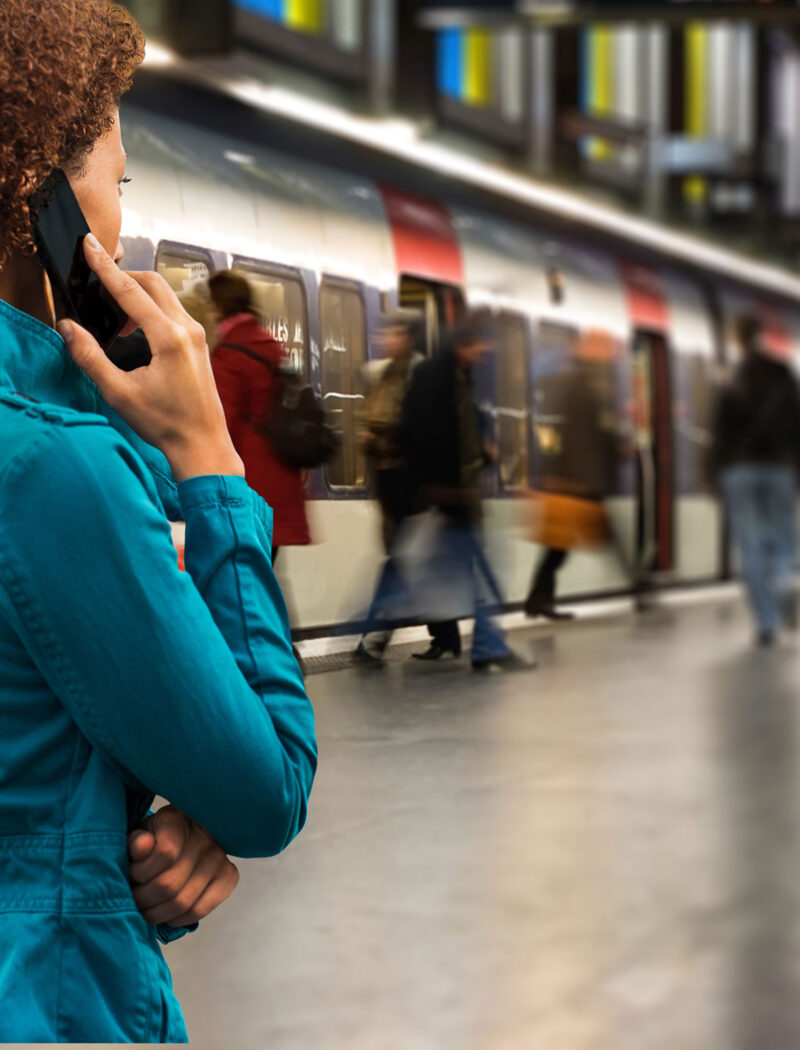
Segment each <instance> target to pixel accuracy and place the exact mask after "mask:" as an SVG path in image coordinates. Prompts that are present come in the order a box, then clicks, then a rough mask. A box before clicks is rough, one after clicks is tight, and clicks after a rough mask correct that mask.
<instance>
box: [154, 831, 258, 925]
mask: <svg viewBox="0 0 800 1050" xmlns="http://www.w3.org/2000/svg"><path fill="white" fill-rule="evenodd" d="M238 881H239V872H238V870H237V869H236V867H235V865H233V864H232V863H231V862H230V861H229V860H228V859H227V857H225V856H224V854H222V852H221V851H218V850H217V849H212V850H209V851H208V852H207V853H205V854H203V855H202V856H201V857H200V859H199V860H198V862H197V865H196V866H195V868H194V869H193V871H192V872H191V873H190V875H189V876H188V878H186V880H185V881H184V883H183V885H182V886H180V887H179V888H176V889H175V890H174V891H173V892H171V893H170V894H169V895H168V896H166V897H164V898H163V899H162V900H161V901H159V902H158V903H154V904H151V905H144V906H143V905H142V904H141V903H139V901H137V907H139V909H140V911H141V913H142V915H143V916H144V918H145V919H146V920H147V922H149V923H151V924H152V925H153V926H157V925H158V924H159V923H162V922H167V923H171V924H173V925H182V926H183V925H189V924H190V923H193V922H199V920H200V919H202V918H205V916H206V915H208V914H209V913H210V912H211V911H213V910H214V908H216V907H217V906H218V905H220V904H222V902H223V901H224V900H226V899H227V898H228V897H229V896H230V895H231V893H233V891H234V889H235V888H236V884H237V882H238ZM201 901H202V902H203V908H202V913H201V909H200V902H201ZM178 920H180V921H178Z"/></svg>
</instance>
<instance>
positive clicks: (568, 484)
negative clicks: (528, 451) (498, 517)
mask: <svg viewBox="0 0 800 1050" xmlns="http://www.w3.org/2000/svg"><path fill="white" fill-rule="evenodd" d="M599 345H601V346H602V345H603V344H602V343H601V344H599ZM597 346H598V342H597V341H596V340H594V339H593V338H591V335H589V336H587V337H585V338H582V339H580V340H579V341H578V344H577V346H576V349H575V354H574V356H573V357H572V359H571V361H570V362H569V363H568V365H567V367H566V368H565V369H564V370H563V371H560V372H558V373H556V374H555V375H552V376H548V377H546V378H544V379H543V380H541V382H540V384H539V387H540V389H539V390H537V392H536V403H537V418H536V435H537V444H538V473H539V478H538V481H537V484H536V492H535V495H534V516H535V524H534V538H535V539H536V541H537V542H538V543H540V544H542V545H543V546H544V547H545V551H544V554H543V555H542V557H541V559H540V561H539V564H538V566H537V568H536V569H535V571H534V575H533V580H532V581H531V588H530V592H529V594H528V597H527V599H526V601H525V613H526V615H528V616H531V617H536V616H543V617H546V618H547V619H549V620H571V619H572V618H573V614H571V613H568V612H564V611H562V610H559V609H558V608H557V607H556V589H557V586H556V575H557V573H558V571H559V569H560V568H561V567H562V566H563V564H564V562H565V561H566V560H567V558H568V556H569V552H570V551H572V550H574V549H576V548H592V547H599V546H602V545H603V544H604V543H605V542H606V541H607V540H608V539H609V537H610V533H609V529H608V523H607V520H606V512H605V507H604V500H605V498H606V496H608V494H609V493H610V492H612V491H613V490H614V485H615V479H616V469H617V463H618V460H619V438H618V433H617V427H616V423H615V418H614V412H613V402H612V398H611V395H610V390H609V382H608V379H609V374H610V362H609V361H608V360H607V358H606V357H605V356H604V355H603V354H602V353H598V350H597Z"/></svg>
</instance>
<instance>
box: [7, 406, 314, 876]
mask: <svg viewBox="0 0 800 1050" xmlns="http://www.w3.org/2000/svg"><path fill="white" fill-rule="evenodd" d="M54 465H56V466H54ZM56 467H57V469H56ZM2 484H3V492H4V499H3V501H2V505H0V583H2V585H3V586H4V588H5V590H6V592H7V595H8V598H9V599H10V607H11V610H12V614H13V617H14V619H15V627H16V629H17V631H18V633H19V634H20V636H21V638H22V639H23V642H24V644H25V645H26V647H27V648H28V651H29V652H30V654H31V656H32V658H33V660H34V661H35V663H36V664H37V665H38V667H39V669H40V671H41V673H42V675H43V676H44V677H45V679H46V680H47V681H48V683H49V685H50V686H51V688H52V689H53V691H54V693H55V694H56V695H57V696H58V697H59V699H60V700H61V702H62V703H63V704H64V706H65V708H66V709H67V710H68V711H69V713H70V715H71V716H72V718H73V719H74V721H75V722H76V723H77V725H78V727H79V728H80V730H81V731H82V732H83V733H84V735H85V736H86V737H87V738H88V739H89V740H90V742H91V743H92V744H93V745H94V746H95V747H96V748H98V749H99V750H101V751H102V752H103V753H104V755H105V756H106V757H107V760H108V761H109V762H110V763H112V764H113V765H114V766H115V767H116V768H117V769H118V770H119V772H120V774H121V775H122V777H123V779H124V780H125V781H126V783H127V784H128V785H129V787H131V788H132V789H133V790H136V791H139V792H144V793H153V794H159V795H162V796H163V797H165V798H167V799H168V800H169V801H170V802H172V803H173V804H174V805H175V806H177V807H178V808H179V809H180V810H181V811H182V812H183V813H185V814H186V815H187V816H188V817H191V818H192V819H193V820H195V821H197V822H198V823H200V824H202V825H203V826H204V827H205V828H206V829H207V830H208V831H209V833H210V834H211V835H212V836H213V837H214V839H215V840H216V841H217V842H218V843H219V845H220V846H221V847H222V848H223V849H224V850H225V851H226V852H228V853H231V854H233V855H236V856H242V857H250V856H269V855H272V854H275V853H277V852H279V851H280V850H282V849H283V848H284V847H285V846H286V845H287V844H288V843H289V842H290V841H291V839H292V838H293V837H294V836H295V835H296V834H297V833H298V831H299V830H300V828H301V827H302V826H303V823H304V821H305V818H306V809H307V802H308V796H309V792H310V789H311V784H312V780H313V776H314V771H315V768H316V744H315V738H314V720H313V712H312V708H311V705H310V702H309V700H308V697H307V696H306V692H305V689H304V686H303V680H302V675H301V673H300V669H299V667H298V665H297V661H296V660H295V658H294V656H293V654H292V649H291V638H290V632H289V624H288V620H287V616H286V610H285V607H284V603H283V599H282V596H281V592H280V589H279V587H278V584H277V582H276V580H275V576H274V573H273V571H272V566H271V562H270V554H269V552H270V544H271V511H270V510H269V508H268V507H267V505H266V504H265V503H264V502H263V500H261V498H260V497H259V496H257V495H256V494H255V493H254V492H252V490H251V489H249V488H248V486H247V484H246V482H245V480H244V478H241V477H222V476H207V477H196V478H191V479H189V480H188V481H184V482H182V483H181V484H180V485H179V486H178V493H179V497H180V501H181V505H182V509H183V516H184V518H185V521H186V547H185V560H186V568H187V572H186V573H181V572H180V571H179V570H178V568H177V563H176V557H175V550H174V547H173V545H172V542H171V538H170V531H169V525H168V523H167V521H166V519H165V518H164V515H163V512H162V511H161V509H160V506H159V502H158V496H157V492H156V488H155V484H154V482H153V480H152V478H151V477H150V475H149V474H148V472H147V469H146V467H145V465H144V464H143V463H142V461H141V460H140V459H139V457H138V456H137V455H136V453H135V452H133V450H132V449H130V447H129V446H128V445H126V443H125V442H124V441H123V440H122V439H121V438H120V437H119V436H118V435H117V434H115V433H114V431H113V430H112V429H111V428H110V427H108V426H107V425H106V424H104V423H101V422H100V421H98V422H97V423H95V424H93V425H80V426H53V425H50V426H49V427H47V428H46V429H45V428H42V430H41V431H40V432H39V433H38V434H37V436H36V437H35V438H32V439H30V440H29V441H28V442H26V443H24V444H23V446H22V447H21V448H20V449H19V450H18V451H17V453H16V455H15V456H14V458H13V459H12V460H11V461H10V464H9V466H8V467H7V469H6V470H5V471H4V475H3V478H2ZM43 493H46V501H47V502H46V505H45V503H44V501H43Z"/></svg>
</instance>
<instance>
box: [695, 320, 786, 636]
mask: <svg viewBox="0 0 800 1050" xmlns="http://www.w3.org/2000/svg"><path fill="white" fill-rule="evenodd" d="M736 329H737V332H736V334H737V338H738V342H739V345H740V347H741V350H742V352H743V359H742V361H741V363H740V364H739V365H738V367H737V368H736V370H735V372H734V374H733V376H732V378H731V379H730V381H729V382H728V383H727V384H726V385H725V386H724V387H723V389H722V390H721V392H720V394H719V397H718V400H717V404H716V407H715V415H714V422H713V450H712V468H713V471H714V473H715V475H716V477H717V478H718V482H719V488H720V491H721V494H722V497H723V499H724V502H725V508H726V510H727V513H728V519H729V521H730V527H731V532H732V535H733V539H734V542H735V544H736V547H737V549H738V551H739V556H740V558H741V564H742V574H743V576H744V580H745V584H746V588H747V595H748V598H749V600H750V606H751V608H752V611H753V616H754V619H755V623H756V629H757V641H758V644H759V645H762V646H769V645H772V644H773V642H774V641H775V637H776V635H777V633H778V630H779V628H780V626H781V622H782V621H783V623H784V624H786V625H787V626H794V621H795V619H796V612H795V593H794V573H795V569H796V566H797V523H796V500H797V470H798V466H799V465H800V391H799V390H798V385H797V381H796V379H795V377H794V375H793V373H792V371H791V369H790V368H789V366H788V365H786V364H784V363H783V362H781V361H778V360H776V359H774V358H772V357H770V356H768V354H767V353H765V352H764V347H763V341H762V333H761V328H760V326H759V324H758V322H757V321H756V320H755V319H754V318H752V317H741V318H739V320H738V322H737V326H736Z"/></svg>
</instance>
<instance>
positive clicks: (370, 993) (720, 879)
mask: <svg viewBox="0 0 800 1050" xmlns="http://www.w3.org/2000/svg"><path fill="white" fill-rule="evenodd" d="M513 640H514V643H515V645H516V647H517V648H518V649H519V650H520V651H522V652H525V651H526V650H528V649H529V648H530V647H531V646H534V645H535V646H536V647H537V648H538V650H539V653H540V658H541V666H540V668H539V670H537V671H535V672H532V673H525V674H516V675H508V676H504V675H492V676H490V677H485V676H478V675H475V674H473V673H471V672H470V670H469V668H468V664H467V662H466V661H465V660H463V658H462V661H461V662H460V663H458V664H455V663H450V664H444V663H443V664H442V665H441V666H439V665H436V666H433V667H429V666H426V665H420V664H418V663H416V662H414V661H409V662H408V663H407V664H405V665H393V666H391V667H389V668H388V669H387V670H386V671H384V672H380V671H379V672H374V671H358V670H346V671H339V672H335V673H331V674H327V675H320V676H315V677H314V678H312V679H310V681H309V687H310V690H311V694H312V697H313V700H314V702H315V705H316V710H317V718H318V731H319V740H320V751H321V758H320V769H319V775H318V779H317V783H316V787H315V792H314V796H313V805H312V810H311V815H310V819H309V822H308V826H307V828H306V830H305V831H304V832H303V834H302V835H301V836H300V838H299V839H298V840H297V842H296V843H294V844H293V845H292V847H291V848H290V849H289V850H288V851H287V852H286V853H285V854H284V855H283V856H281V857H280V858H277V859H275V860H271V861H245V862H242V863H241V865H240V867H241V872H242V880H241V884H240V887H239V889H238V891H237V892H236V894H235V895H234V896H233V898H232V899H231V900H230V901H229V902H228V903H227V904H226V905H224V906H223V907H222V908H220V909H219V910H218V912H216V913H215V914H214V915H213V916H211V917H210V918H209V919H207V920H206V921H205V923H204V924H203V928H202V929H201V931H200V932H198V933H196V934H194V935H192V936H190V937H187V938H185V939H184V940H183V941H181V942H179V943H177V944H175V945H173V946H171V947H169V948H167V949H166V953H167V957H168V959H169V962H170V965H171V966H172V968H173V972H174V976H175V985H176V990H177V992H178V995H179V997H180V998H181V1000H182V1002H183V1005H184V1009H185V1013H186V1018H187V1023H188V1027H189V1033H190V1037H191V1038H192V1042H193V1043H194V1044H195V1045H198V1046H203V1047H206V1046H207V1047H233V1048H236V1050H251V1048H252V1050H255V1048H259V1050H261V1048H265V1050H796V1048H797V1047H800V907H799V905H800V820H799V818H798V814H800V807H799V806H798V801H800V784H799V783H798V743H799V740H800V735H799V734H800V727H799V726H798V705H799V704H800V641H797V642H794V641H786V642H784V643H783V644H782V645H781V646H780V647H779V648H778V649H776V650H773V651H756V650H754V649H753V648H752V647H751V630H750V625H749V622H748V620H747V617H746V615H745V612H744V610H743V609H741V608H740V607H738V606H731V605H730V604H728V605H725V606H719V607H718V606H696V607H692V608H688V609H683V610H669V611H667V612H664V613H655V614H652V615H649V616H647V617H646V618H645V619H644V620H642V621H640V622H637V621H635V620H634V619H633V618H627V619H623V620H617V621H614V622H607V623H606V622H601V623H598V622H593V623H590V624H588V625H576V626H574V627H570V628H567V629H560V630H559V631H558V632H557V634H555V635H554V636H552V637H551V638H549V639H548V638H547V637H542V634H541V632H538V633H530V632H529V633H527V634H517V635H515V637H514V639H513ZM234 770H235V763H234V761H233V756H232V764H231V775H235V773H234Z"/></svg>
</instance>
